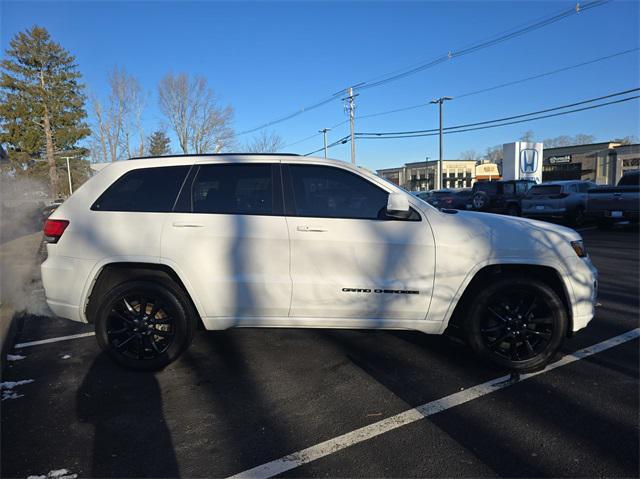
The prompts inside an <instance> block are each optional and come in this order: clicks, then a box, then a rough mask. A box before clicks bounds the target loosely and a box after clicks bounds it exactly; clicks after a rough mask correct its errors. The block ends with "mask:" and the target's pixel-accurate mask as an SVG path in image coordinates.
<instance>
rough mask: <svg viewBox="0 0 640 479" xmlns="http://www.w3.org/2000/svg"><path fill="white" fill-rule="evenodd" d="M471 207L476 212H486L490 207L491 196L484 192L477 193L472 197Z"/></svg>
mask: <svg viewBox="0 0 640 479" xmlns="http://www.w3.org/2000/svg"><path fill="white" fill-rule="evenodd" d="M471 206H473V209H474V210H479V211H482V210H485V209H486V208H487V207H488V206H489V196H488V195H487V194H486V193H485V192H484V191H477V192H475V193H474V194H473V196H472V197H471Z"/></svg>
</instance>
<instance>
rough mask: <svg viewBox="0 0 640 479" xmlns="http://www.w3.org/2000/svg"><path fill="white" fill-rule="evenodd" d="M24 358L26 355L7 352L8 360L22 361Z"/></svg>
mask: <svg viewBox="0 0 640 479" xmlns="http://www.w3.org/2000/svg"><path fill="white" fill-rule="evenodd" d="M24 358H26V356H21V355H20V354H7V361H20V360H21V359H24Z"/></svg>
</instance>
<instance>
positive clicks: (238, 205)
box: [191, 163, 274, 215]
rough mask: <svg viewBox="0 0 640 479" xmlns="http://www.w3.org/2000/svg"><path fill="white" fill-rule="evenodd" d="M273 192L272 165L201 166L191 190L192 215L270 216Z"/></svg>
mask: <svg viewBox="0 0 640 479" xmlns="http://www.w3.org/2000/svg"><path fill="white" fill-rule="evenodd" d="M273 191H274V187H273V179H272V174H271V165H270V164H266V163H253V164H224V165H202V166H201V167H200V170H199V171H198V174H197V176H196V177H195V179H194V182H193V184H192V186H191V201H192V203H191V204H192V211H193V212H194V213H218V214H240V215H271V214H273Z"/></svg>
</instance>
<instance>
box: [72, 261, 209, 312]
mask: <svg viewBox="0 0 640 479" xmlns="http://www.w3.org/2000/svg"><path fill="white" fill-rule="evenodd" d="M140 279H150V280H155V281H159V282H165V283H172V284H174V285H176V286H177V287H179V288H181V289H182V291H183V292H184V294H185V295H186V297H187V298H188V299H189V301H191V305H192V307H193V310H194V311H195V312H196V313H197V315H198V318H197V319H198V321H199V322H202V310H201V309H200V308H199V307H198V302H197V301H196V300H195V298H194V297H193V295H192V294H191V292H190V291H189V288H187V286H186V285H185V282H184V281H183V280H182V278H181V277H180V275H179V274H178V273H177V272H176V271H175V270H174V269H173V268H172V267H171V266H169V265H166V264H160V263H145V262H130V261H117V262H111V263H107V264H104V265H102V267H101V268H100V269H99V271H98V272H97V273H96V274H95V276H94V279H93V282H92V285H91V287H90V289H89V291H88V293H87V296H86V300H85V302H84V304H85V307H84V314H85V317H86V319H87V322H88V323H93V318H94V317H95V313H96V310H97V308H98V305H99V301H98V300H97V299H98V298H100V297H102V296H104V294H105V293H107V292H108V291H110V290H111V289H113V288H114V287H116V286H117V285H119V284H122V283H124V282H127V281H133V280H140Z"/></svg>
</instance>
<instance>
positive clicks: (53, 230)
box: [43, 220, 69, 243]
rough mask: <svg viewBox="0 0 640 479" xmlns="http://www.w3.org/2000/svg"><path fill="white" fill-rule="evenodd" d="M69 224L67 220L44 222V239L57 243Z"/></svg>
mask: <svg viewBox="0 0 640 479" xmlns="http://www.w3.org/2000/svg"><path fill="white" fill-rule="evenodd" d="M67 226H69V222H68V221H67V220H47V221H45V223H44V228H43V233H44V240H45V241H46V242H47V243H57V242H58V240H59V239H60V237H61V236H62V233H64V230H65V229H67Z"/></svg>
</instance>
